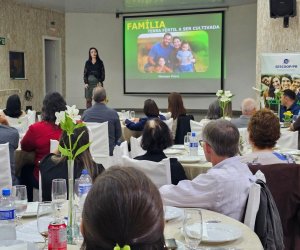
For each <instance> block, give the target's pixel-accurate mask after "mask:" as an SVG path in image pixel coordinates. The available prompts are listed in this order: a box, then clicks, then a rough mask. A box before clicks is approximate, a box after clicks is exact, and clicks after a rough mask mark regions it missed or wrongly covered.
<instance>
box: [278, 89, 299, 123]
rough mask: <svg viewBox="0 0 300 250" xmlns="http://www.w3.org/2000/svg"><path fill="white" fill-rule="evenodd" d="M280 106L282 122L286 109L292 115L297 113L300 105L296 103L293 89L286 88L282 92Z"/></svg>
mask: <svg viewBox="0 0 300 250" xmlns="http://www.w3.org/2000/svg"><path fill="white" fill-rule="evenodd" d="M280 101H281V107H280V121H281V122H283V117H284V114H283V113H285V112H286V111H291V112H292V113H293V115H298V114H299V111H300V106H299V105H298V104H297V97H296V94H295V92H294V91H293V90H290V89H286V90H284V91H283V92H282V96H281V100H280Z"/></svg>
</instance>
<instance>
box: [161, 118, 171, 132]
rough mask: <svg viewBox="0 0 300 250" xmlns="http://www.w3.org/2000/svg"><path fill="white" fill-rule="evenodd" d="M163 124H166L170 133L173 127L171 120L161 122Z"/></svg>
mask: <svg viewBox="0 0 300 250" xmlns="http://www.w3.org/2000/svg"><path fill="white" fill-rule="evenodd" d="M163 122H164V123H165V124H167V126H168V128H169V129H170V131H171V132H172V127H173V118H170V119H168V120H163Z"/></svg>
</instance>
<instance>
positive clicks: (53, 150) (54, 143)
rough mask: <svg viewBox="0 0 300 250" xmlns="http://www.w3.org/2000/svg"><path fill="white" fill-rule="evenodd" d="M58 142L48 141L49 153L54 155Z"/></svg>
mask: <svg viewBox="0 0 300 250" xmlns="http://www.w3.org/2000/svg"><path fill="white" fill-rule="evenodd" d="M58 145H59V141H58V140H53V139H50V153H54V152H55V151H56V150H57V149H58Z"/></svg>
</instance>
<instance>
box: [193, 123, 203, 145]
mask: <svg viewBox="0 0 300 250" xmlns="http://www.w3.org/2000/svg"><path fill="white" fill-rule="evenodd" d="M190 126H191V131H192V132H196V136H197V139H198V141H199V140H202V130H203V128H204V126H203V125H202V124H201V123H200V122H196V121H193V120H190Z"/></svg>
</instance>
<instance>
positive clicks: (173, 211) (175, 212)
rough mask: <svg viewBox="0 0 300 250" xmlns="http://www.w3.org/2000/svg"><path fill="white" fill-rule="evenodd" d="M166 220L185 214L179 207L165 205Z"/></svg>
mask: <svg viewBox="0 0 300 250" xmlns="http://www.w3.org/2000/svg"><path fill="white" fill-rule="evenodd" d="M164 211H165V220H166V221H169V220H174V219H177V218H180V217H182V216H183V210H182V209H180V208H177V207H171V206H165V207H164Z"/></svg>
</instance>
